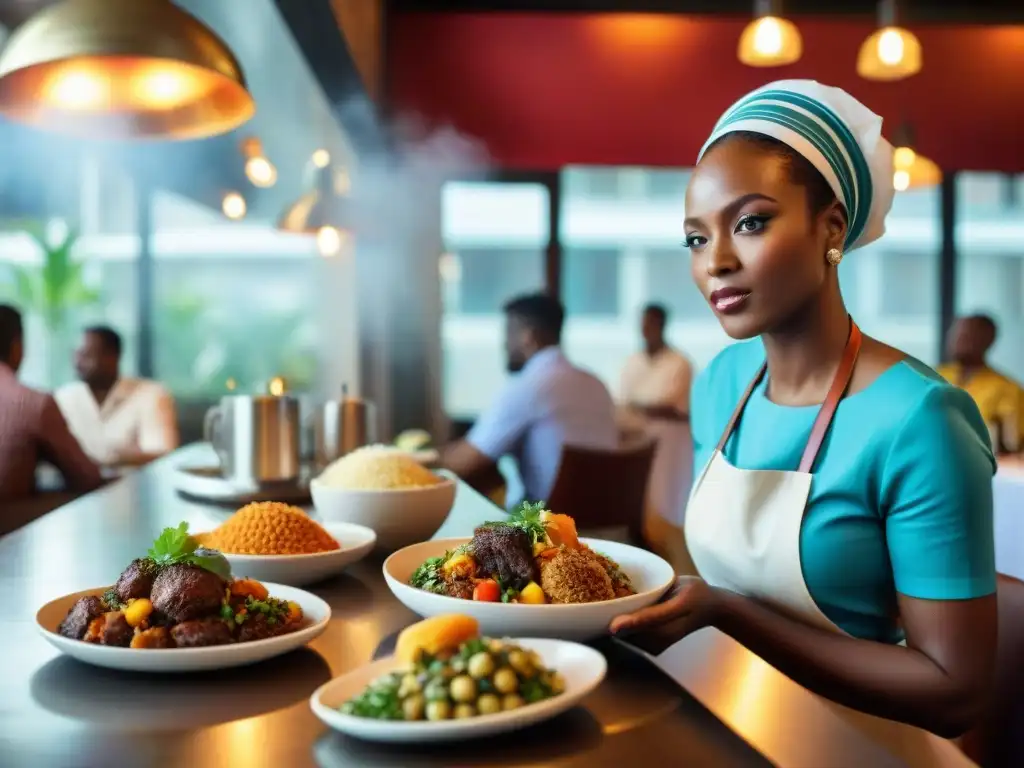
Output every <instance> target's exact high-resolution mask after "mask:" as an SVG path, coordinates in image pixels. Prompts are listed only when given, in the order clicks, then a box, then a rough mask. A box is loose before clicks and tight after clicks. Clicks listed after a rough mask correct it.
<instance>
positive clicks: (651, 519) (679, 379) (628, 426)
mask: <svg viewBox="0 0 1024 768" xmlns="http://www.w3.org/2000/svg"><path fill="white" fill-rule="evenodd" d="M667 324H668V310H666V309H665V307H664V306H662V305H661V304H648V305H647V307H645V308H644V312H643V319H642V321H641V326H640V328H641V334H642V336H643V342H644V345H643V350H642V351H640V352H637V353H636V354H634V355H632V356H630V357H629V358H628V359H627V360H626V364H625V366H624V367H623V370H622V380H621V384H620V388H619V390H620V391H619V401H620V405H621V410H620V426H621V427H622V428H623V429H624V430H627V431H635V432H641V433H643V434H644V435H646V436H647V437H649V438H651V439H654V440H657V441H658V449H657V451H656V452H655V454H654V464H653V465H652V466H651V476H650V480H649V482H648V487H647V503H648V507H649V512H651V513H653V514H648V515H647V518H646V520H645V525H644V527H645V535H646V537H647V539H648V541H651V542H652V543H653V544H654V545H655V548H656V549H658V550H659V551H661V552H662V553H663V554H665V555H666V556H667V557H668V558H669V560H670V561H671V562H672V564H673V565H675V566H676V568H677V570H678V571H679V572H680V573H690V572H691V569H692V563H691V562H690V560H689V555H688V553H687V552H686V547H685V543H684V542H683V535H682V529H683V518H684V515H685V510H686V500H687V496H688V495H689V493H690V484H691V482H692V478H693V437H692V436H691V434H690V385H691V383H692V382H693V365H692V364H691V363H690V361H689V360H688V359H687V358H686V356H685V355H683V354H682V353H680V352H677V351H676V350H675V349H673V348H672V347H670V346H669V345H668V342H667V341H666V340H665V326H666V325H667Z"/></svg>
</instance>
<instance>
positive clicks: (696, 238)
mask: <svg viewBox="0 0 1024 768" xmlns="http://www.w3.org/2000/svg"><path fill="white" fill-rule="evenodd" d="M707 241H708V239H707V238H706V237H702V236H701V235H687V236H686V239H685V240H684V241H683V247H684V248H699V247H700V246H702V245H704V243H706V242H707Z"/></svg>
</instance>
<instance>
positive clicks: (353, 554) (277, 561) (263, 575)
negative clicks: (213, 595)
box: [221, 523, 377, 587]
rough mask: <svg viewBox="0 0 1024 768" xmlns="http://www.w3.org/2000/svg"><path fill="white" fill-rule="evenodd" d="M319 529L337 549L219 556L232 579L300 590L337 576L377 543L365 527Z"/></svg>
mask: <svg viewBox="0 0 1024 768" xmlns="http://www.w3.org/2000/svg"><path fill="white" fill-rule="evenodd" d="M321 526H322V527H323V528H324V530H326V531H327V532H328V533H329V534H331V536H333V537H334V538H335V540H336V541H337V542H338V543H339V544H340V545H341V549H336V550H333V551H331V552H317V553H315V554H310V555H235V554H229V553H227V552H222V553H221V554H223V555H224V557H225V558H227V561H228V562H229V563H230V564H231V573H232V575H233V576H234V577H235V578H236V579H238V578H242V577H249V578H252V579H256V580H257V581H272V582H275V583H277V584H288V585H290V586H293V587H301V586H304V585H306V584H315V583H316V582H318V581H323V580H324V579H326V578H327V577H328V576H334V575H336V574H338V573H340V572H341V571H342V570H343V569H344V568H345V567H346V566H349V565H352V563H356V562H358V561H360V560H362V559H363V558H364V557H366V555H368V554H369V553H370V552H371V551H373V547H374V545H375V544H376V543H377V534H376V533H374V532H373V530H372V529H370V528H367V527H366V526H365V525H354V524H353V523H321Z"/></svg>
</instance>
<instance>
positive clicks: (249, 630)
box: [238, 613, 287, 643]
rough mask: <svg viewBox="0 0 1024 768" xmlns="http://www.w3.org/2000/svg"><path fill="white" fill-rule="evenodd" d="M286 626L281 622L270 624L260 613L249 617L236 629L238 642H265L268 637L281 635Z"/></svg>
mask: <svg viewBox="0 0 1024 768" xmlns="http://www.w3.org/2000/svg"><path fill="white" fill-rule="evenodd" d="M286 628H287V624H285V623H284V622H283V621H275V622H274V623H273V624H271V623H270V622H269V621H267V617H266V616H264V615H263V614H262V613H257V614H254V615H252V616H250V617H249V619H247V620H246V621H245V622H243V623H242V626H240V627H239V628H238V641H239V642H240V643H248V642H250V641H252V640H266V639H267V638H268V637H274V636H276V635H280V634H283V633H284V631H285V630H286Z"/></svg>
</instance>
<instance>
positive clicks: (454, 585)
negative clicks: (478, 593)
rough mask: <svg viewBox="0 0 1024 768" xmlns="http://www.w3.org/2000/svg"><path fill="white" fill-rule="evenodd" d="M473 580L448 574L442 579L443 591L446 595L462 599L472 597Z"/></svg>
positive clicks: (470, 598)
mask: <svg viewBox="0 0 1024 768" xmlns="http://www.w3.org/2000/svg"><path fill="white" fill-rule="evenodd" d="M473 587H474V584H473V580H472V579H468V578H462V577H459V576H456V575H455V574H453V573H450V574H448V575H447V576H446V577H445V579H444V591H445V593H446V594H447V595H448V597H458V598H460V599H462V600H472V599H473Z"/></svg>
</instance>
